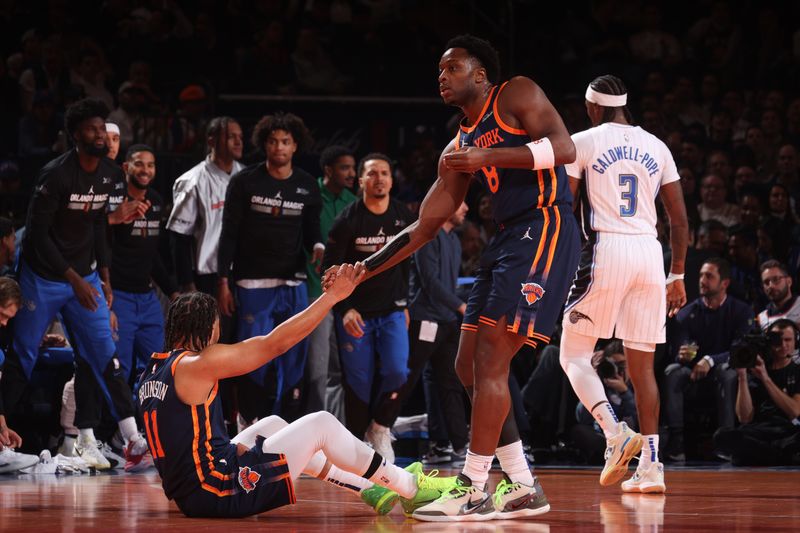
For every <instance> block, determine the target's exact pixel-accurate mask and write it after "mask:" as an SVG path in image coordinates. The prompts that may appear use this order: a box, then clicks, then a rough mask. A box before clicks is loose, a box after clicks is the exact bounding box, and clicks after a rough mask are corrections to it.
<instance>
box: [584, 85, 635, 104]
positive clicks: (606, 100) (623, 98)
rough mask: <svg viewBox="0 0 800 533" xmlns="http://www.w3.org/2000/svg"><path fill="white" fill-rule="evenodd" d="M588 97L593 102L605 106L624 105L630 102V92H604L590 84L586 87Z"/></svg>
mask: <svg viewBox="0 0 800 533" xmlns="http://www.w3.org/2000/svg"><path fill="white" fill-rule="evenodd" d="M586 99H587V100H588V101H590V102H592V103H593V104H597V105H601V106H603V107H622V106H624V105H625V104H626V103H628V94H627V93H626V94H620V95H616V94H603V93H599V92H597V91H595V90H594V89H592V86H591V85H589V86H588V87H587V88H586Z"/></svg>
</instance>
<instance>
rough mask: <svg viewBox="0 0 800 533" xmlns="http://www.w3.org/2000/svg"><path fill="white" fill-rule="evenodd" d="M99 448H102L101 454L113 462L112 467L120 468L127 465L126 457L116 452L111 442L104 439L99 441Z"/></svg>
mask: <svg viewBox="0 0 800 533" xmlns="http://www.w3.org/2000/svg"><path fill="white" fill-rule="evenodd" d="M97 449H98V450H100V454H101V455H102V456H103V457H105V458H106V459H108V462H109V463H110V464H111V468H113V469H118V468H124V467H125V458H124V457H122V456H121V455H119V454H118V453H117V452H115V451H114V448H112V447H111V445H110V444H108V443H106V442H103V441H97Z"/></svg>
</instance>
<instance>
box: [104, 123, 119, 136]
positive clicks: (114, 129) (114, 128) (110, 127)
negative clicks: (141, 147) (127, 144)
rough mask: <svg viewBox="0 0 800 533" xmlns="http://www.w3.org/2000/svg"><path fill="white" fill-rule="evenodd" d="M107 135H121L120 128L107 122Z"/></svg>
mask: <svg viewBox="0 0 800 533" xmlns="http://www.w3.org/2000/svg"><path fill="white" fill-rule="evenodd" d="M106 133H116V134H117V135H119V126H117V125H116V124H114V123H113V122H106Z"/></svg>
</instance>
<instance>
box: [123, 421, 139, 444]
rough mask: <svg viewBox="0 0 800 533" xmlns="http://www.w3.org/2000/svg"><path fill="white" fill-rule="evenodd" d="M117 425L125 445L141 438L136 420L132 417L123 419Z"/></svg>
mask: <svg viewBox="0 0 800 533" xmlns="http://www.w3.org/2000/svg"><path fill="white" fill-rule="evenodd" d="M117 425H118V426H119V432H120V433H122V438H123V439H124V440H125V444H128V443H129V442H131V441H134V440H139V439H140V438H141V435H139V430H138V429H136V419H135V418H133V417H132V416H129V417H128V418H123V419H122V420H120V421H119V423H118V424H117Z"/></svg>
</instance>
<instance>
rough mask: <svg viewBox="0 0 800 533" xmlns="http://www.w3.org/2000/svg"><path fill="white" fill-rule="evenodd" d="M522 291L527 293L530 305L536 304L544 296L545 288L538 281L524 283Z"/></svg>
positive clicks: (526, 296) (526, 297) (526, 299)
mask: <svg viewBox="0 0 800 533" xmlns="http://www.w3.org/2000/svg"><path fill="white" fill-rule="evenodd" d="M520 292H522V294H523V295H525V301H526V302H528V305H533V304H535V303H536V302H538V301H539V300H541V299H542V296H544V289H543V288H542V286H541V285H539V284H538V283H523V284H522V290H521V291H520Z"/></svg>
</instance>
